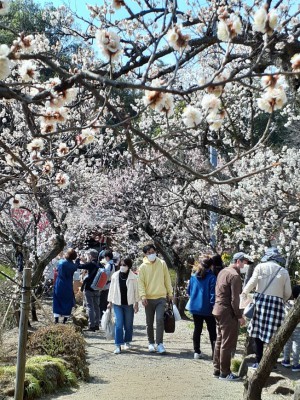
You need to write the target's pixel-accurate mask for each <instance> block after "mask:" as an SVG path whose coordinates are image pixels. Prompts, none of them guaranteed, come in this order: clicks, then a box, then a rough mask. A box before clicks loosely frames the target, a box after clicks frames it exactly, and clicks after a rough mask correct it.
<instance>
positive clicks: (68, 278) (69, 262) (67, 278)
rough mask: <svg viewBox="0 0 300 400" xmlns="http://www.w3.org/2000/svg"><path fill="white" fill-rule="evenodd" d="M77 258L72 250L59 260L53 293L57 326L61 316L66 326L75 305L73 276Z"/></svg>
mask: <svg viewBox="0 0 300 400" xmlns="http://www.w3.org/2000/svg"><path fill="white" fill-rule="evenodd" d="M76 258H77V253H76V251H75V250H74V249H71V248H70V249H68V250H67V251H66V253H65V255H64V258H63V259H61V260H59V262H58V264H57V272H58V276H57V279H56V281H55V285H54V292H53V314H54V322H55V323H56V324H57V323H58V322H59V317H61V316H63V317H64V319H63V323H64V324H65V323H66V322H67V320H68V317H69V316H70V315H71V311H72V308H73V306H74V305H75V297H74V292H73V275H74V272H75V271H76V270H77V266H76V265H75V264H74V260H75V259H76Z"/></svg>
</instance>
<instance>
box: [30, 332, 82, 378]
mask: <svg viewBox="0 0 300 400" xmlns="http://www.w3.org/2000/svg"><path fill="white" fill-rule="evenodd" d="M28 350H29V353H30V354H39V355H41V354H42V355H48V356H51V357H62V358H63V359H64V360H65V361H67V362H68V363H69V367H70V369H71V371H73V373H75V375H76V376H77V377H78V378H81V379H84V380H87V379H88V377H89V372H88V368H87V361H86V353H85V341H84V338H83V337H82V335H81V334H80V333H79V332H76V330H75V328H74V327H73V326H72V325H51V326H48V327H45V328H41V329H38V330H37V331H36V332H35V333H33V334H32V335H31V336H30V338H29V341H28Z"/></svg>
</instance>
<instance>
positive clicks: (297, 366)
mask: <svg viewBox="0 0 300 400" xmlns="http://www.w3.org/2000/svg"><path fill="white" fill-rule="evenodd" d="M292 371H293V372H297V371H300V364H298V365H293V366H292Z"/></svg>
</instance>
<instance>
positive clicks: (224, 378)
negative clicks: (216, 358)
mask: <svg viewBox="0 0 300 400" xmlns="http://www.w3.org/2000/svg"><path fill="white" fill-rule="evenodd" d="M219 379H221V381H229V382H237V381H240V380H241V377H240V376H237V375H234V374H233V373H232V372H230V374H229V375H223V374H220V376H219Z"/></svg>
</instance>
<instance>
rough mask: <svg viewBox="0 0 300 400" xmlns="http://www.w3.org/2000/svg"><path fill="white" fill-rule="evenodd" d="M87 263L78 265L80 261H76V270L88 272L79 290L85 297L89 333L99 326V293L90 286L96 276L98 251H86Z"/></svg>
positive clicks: (96, 329)
mask: <svg viewBox="0 0 300 400" xmlns="http://www.w3.org/2000/svg"><path fill="white" fill-rule="evenodd" d="M87 254H88V262H87V263H85V264H79V263H80V259H77V260H76V263H77V264H78V268H80V269H84V270H86V271H88V274H87V275H86V276H85V278H84V281H83V284H82V287H81V290H82V291H83V293H84V296H85V302H86V310H87V313H88V317H89V327H88V329H86V330H87V331H89V332H95V331H99V325H100V309H99V304H100V292H99V290H93V289H92V288H91V284H92V283H93V280H94V278H95V276H96V274H97V271H98V269H99V266H98V264H97V258H98V251H97V250H94V249H90V250H88V251H87Z"/></svg>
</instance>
